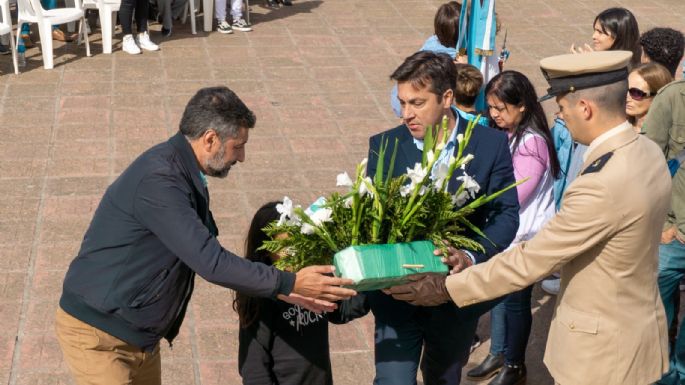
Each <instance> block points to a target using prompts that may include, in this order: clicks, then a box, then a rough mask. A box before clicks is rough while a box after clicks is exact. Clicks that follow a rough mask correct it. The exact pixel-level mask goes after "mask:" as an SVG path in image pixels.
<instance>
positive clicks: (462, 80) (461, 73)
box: [454, 63, 483, 107]
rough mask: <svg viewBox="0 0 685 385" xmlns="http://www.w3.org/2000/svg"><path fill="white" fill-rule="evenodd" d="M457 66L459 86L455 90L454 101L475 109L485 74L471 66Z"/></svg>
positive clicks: (459, 64)
mask: <svg viewBox="0 0 685 385" xmlns="http://www.w3.org/2000/svg"><path fill="white" fill-rule="evenodd" d="M455 66H456V67H457V84H456V87H455V89H454V101H455V102H456V103H457V104H459V105H461V106H467V107H473V105H474V104H476V98H477V97H478V93H479V92H480V89H481V88H482V87H483V74H482V73H481V72H480V70H478V68H476V67H474V66H472V65H470V64H463V63H458V64H455Z"/></svg>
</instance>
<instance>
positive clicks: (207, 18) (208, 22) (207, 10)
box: [202, 0, 214, 32]
mask: <svg viewBox="0 0 685 385" xmlns="http://www.w3.org/2000/svg"><path fill="white" fill-rule="evenodd" d="M213 13H214V0H202V14H203V15H204V22H205V32H211V31H212V21H213V16H212V14H213Z"/></svg>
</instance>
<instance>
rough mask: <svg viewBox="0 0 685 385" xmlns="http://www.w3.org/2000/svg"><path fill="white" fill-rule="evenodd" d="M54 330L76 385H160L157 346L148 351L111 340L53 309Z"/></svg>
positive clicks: (92, 328) (101, 332)
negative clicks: (54, 313) (54, 314)
mask: <svg viewBox="0 0 685 385" xmlns="http://www.w3.org/2000/svg"><path fill="white" fill-rule="evenodd" d="M55 331H56V333H57V339H58V340H59V344H60V347H61V348H62V353H63V354H64V360H65V362H66V363H67V365H68V366H69V370H71V374H72V375H73V377H74V380H75V381H76V384H78V385H161V384H162V365H161V358H160V354H159V344H157V346H156V347H155V349H154V350H153V351H152V352H143V351H141V350H140V348H137V347H135V346H133V345H130V344H128V343H126V342H124V341H122V340H120V339H118V338H116V337H113V336H111V335H109V334H107V333H105V332H103V331H102V330H100V329H97V328H95V327H93V326H90V325H88V324H87V323H85V322H82V321H80V320H78V319H76V318H74V317H73V316H71V315H70V314H67V313H66V312H65V311H64V310H62V308H58V309H57V314H56V316H55Z"/></svg>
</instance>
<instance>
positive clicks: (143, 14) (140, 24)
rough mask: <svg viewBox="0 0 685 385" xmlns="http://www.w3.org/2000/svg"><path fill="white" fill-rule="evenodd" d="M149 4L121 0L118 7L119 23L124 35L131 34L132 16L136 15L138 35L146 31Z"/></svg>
mask: <svg viewBox="0 0 685 385" xmlns="http://www.w3.org/2000/svg"><path fill="white" fill-rule="evenodd" d="M149 5H150V3H149V2H148V0H121V6H120V7H119V21H120V22H121V29H122V30H123V32H124V35H131V34H133V28H132V23H133V14H134V11H135V15H136V27H137V28H138V33H141V32H145V31H147V12H148V7H149Z"/></svg>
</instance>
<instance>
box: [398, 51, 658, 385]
mask: <svg viewBox="0 0 685 385" xmlns="http://www.w3.org/2000/svg"><path fill="white" fill-rule="evenodd" d="M630 57H631V53H630V52H625V51H603V52H591V53H585V54H576V55H561V56H555V57H550V58H547V59H544V60H542V61H541V62H540V67H541V69H542V72H543V73H544V75H545V77H546V78H547V80H548V82H549V84H550V88H549V90H548V96H556V100H557V103H558V104H559V109H560V114H561V115H562V117H563V119H564V120H565V121H566V124H567V126H568V128H569V130H570V132H571V135H572V136H573V139H574V140H576V141H577V142H579V143H581V144H585V145H589V148H588V150H587V151H586V153H585V158H584V164H583V167H582V168H581V170H583V171H581V174H580V175H579V176H578V177H577V178H576V179H575V181H574V182H573V183H572V184H571V185H570V187H569V188H568V189H567V191H566V193H565V195H564V199H563V205H562V207H561V210H560V211H559V212H558V214H557V215H556V216H555V217H554V218H552V219H551V220H550V221H549V222H548V223H547V224H546V225H545V226H544V227H543V229H542V230H541V231H540V232H539V233H538V234H537V235H536V236H535V237H534V238H533V239H531V240H530V241H528V242H524V243H521V244H519V245H518V246H516V247H514V248H512V249H510V250H508V251H506V252H503V253H501V254H498V255H496V256H494V257H493V258H492V259H490V260H489V261H487V262H485V263H482V264H479V265H476V266H473V267H470V268H468V269H466V270H464V271H463V272H462V273H458V274H453V275H450V276H448V277H447V279H446V280H445V277H444V276H440V275H417V276H414V277H412V279H413V281H414V282H411V283H409V284H406V285H402V286H396V287H394V288H391V289H389V290H388V293H391V294H393V296H394V297H395V298H396V299H401V300H405V301H408V302H410V303H412V304H415V305H418V306H432V305H437V304H440V303H443V302H446V301H449V300H451V301H454V302H455V303H456V304H457V305H459V306H468V305H471V304H474V303H477V302H482V301H486V300H489V299H492V298H497V297H499V296H502V295H504V294H507V293H511V292H513V291H516V290H520V289H521V288H524V287H526V286H528V285H530V284H533V283H534V282H536V281H538V280H539V279H541V278H544V277H545V276H547V275H549V274H550V273H552V272H554V271H557V270H561V290H560V292H559V295H558V297H557V303H556V308H555V312H554V317H553V319H552V324H551V327H550V331H549V336H548V339H547V348H546V352H545V359H544V361H545V364H546V366H547V367H548V369H549V371H550V373H551V374H552V376H553V377H554V379H555V381H556V383H557V384H560V385H579V384H583V385H585V384H587V385H633V384H634V385H647V384H651V383H653V382H654V381H657V380H658V379H659V378H661V375H662V373H664V372H665V371H666V370H667V369H668V336H667V328H666V318H665V314H664V309H663V305H662V303H661V299H660V297H659V291H658V288H657V264H658V257H657V254H658V246H659V240H660V237H661V227H662V225H663V222H664V220H665V218H666V214H667V212H668V209H669V202H670V195H671V177H670V175H669V172H668V169H667V167H666V164H665V162H664V159H663V154H662V153H661V151H660V149H659V148H658V147H657V146H656V145H655V144H654V143H653V142H652V141H651V140H649V139H647V138H645V137H643V136H640V135H637V134H636V133H635V132H634V131H633V130H632V129H631V126H630V124H629V123H628V122H627V121H626V115H625V100H626V92H627V81H626V78H627V75H628V71H627V66H628V63H629V61H630ZM455 327H459V325H455Z"/></svg>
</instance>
